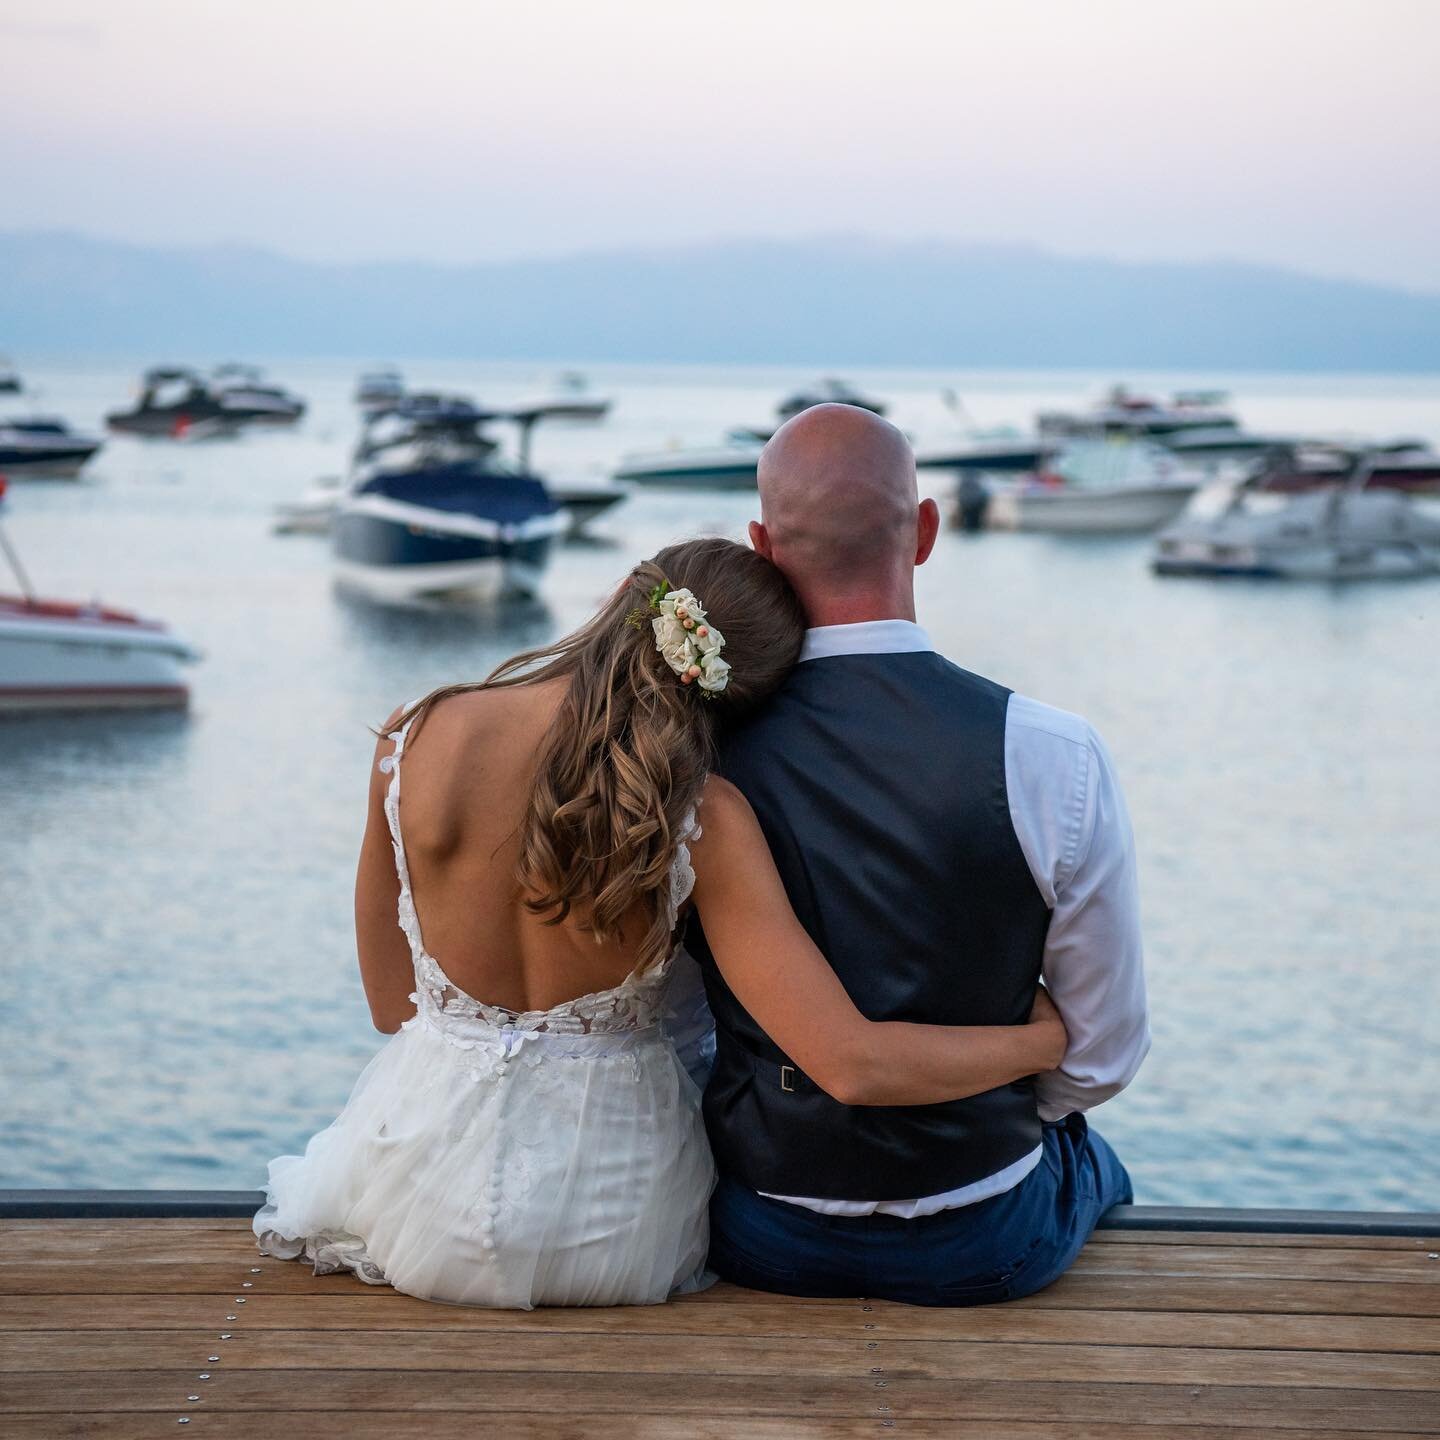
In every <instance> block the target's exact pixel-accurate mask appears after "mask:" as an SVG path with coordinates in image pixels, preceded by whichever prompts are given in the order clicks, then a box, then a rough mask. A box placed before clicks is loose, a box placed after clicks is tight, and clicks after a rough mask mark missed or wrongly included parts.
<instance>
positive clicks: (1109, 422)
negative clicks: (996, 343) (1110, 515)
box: [1036, 385, 1240, 439]
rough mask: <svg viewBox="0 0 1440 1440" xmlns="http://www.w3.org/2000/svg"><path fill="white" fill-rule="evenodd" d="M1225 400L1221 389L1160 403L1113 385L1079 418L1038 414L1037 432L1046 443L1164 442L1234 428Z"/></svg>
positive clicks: (1190, 392)
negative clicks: (1125, 438)
mask: <svg viewBox="0 0 1440 1440" xmlns="http://www.w3.org/2000/svg"><path fill="white" fill-rule="evenodd" d="M1227 398H1228V397H1227V396H1226V395H1225V392H1224V391H1223V390H1181V391H1177V392H1176V394H1174V395H1173V396H1172V397H1171V398H1170V400H1169V401H1168V402H1163V401H1160V400H1155V399H1152V398H1151V397H1150V396H1148V395H1134V394H1132V393H1131V392H1130V391H1129V390H1127V389H1126V388H1125V386H1123V385H1116V386H1115V387H1114V388H1113V389H1112V390H1111V391H1110V393H1109V394H1108V395H1106V396H1105V398H1104V399H1103V400H1101V401H1099V402H1098V403H1097V404H1096V405H1094V406H1093V407H1092V408H1091V409H1090V410H1089V411H1087V412H1085V413H1083V414H1079V415H1075V414H1071V413H1069V412H1066V411H1048V412H1045V413H1042V414H1040V415H1038V416H1037V417H1036V428H1037V429H1038V430H1039V431H1040V434H1041V435H1042V436H1044V437H1046V438H1047V439H1052V438H1057V437H1059V438H1066V439H1072V438H1073V439H1078V438H1086V437H1089V438H1095V437H1103V436H1107V435H1132V436H1143V437H1148V438H1150V439H1165V438H1166V437H1169V436H1178V435H1182V434H1185V433H1187V432H1189V431H1192V430H1209V431H1212V432H1214V431H1217V430H1238V429H1239V428H1240V425H1239V421H1238V420H1236V418H1235V416H1234V415H1233V414H1232V413H1231V412H1230V411H1229V410H1227V409H1226V408H1225V402H1226V400H1227Z"/></svg>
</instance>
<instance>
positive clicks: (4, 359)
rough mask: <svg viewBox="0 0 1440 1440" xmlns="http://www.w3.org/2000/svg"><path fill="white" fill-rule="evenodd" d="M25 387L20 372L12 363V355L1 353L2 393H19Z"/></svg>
mask: <svg viewBox="0 0 1440 1440" xmlns="http://www.w3.org/2000/svg"><path fill="white" fill-rule="evenodd" d="M24 388H25V386H24V385H23V384H22V383H21V381H20V372H19V371H18V370H17V369H16V368H15V367H14V365H12V364H11V363H10V357H9V356H8V355H0V395H18V394H19V393H20V392H21V391H22V390H23V389H24Z"/></svg>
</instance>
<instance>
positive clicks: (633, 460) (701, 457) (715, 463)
mask: <svg viewBox="0 0 1440 1440" xmlns="http://www.w3.org/2000/svg"><path fill="white" fill-rule="evenodd" d="M764 448H765V442H764V441H763V440H762V439H760V438H759V437H758V436H757V435H756V434H755V433H754V432H753V431H748V430H735V431H732V432H731V433H730V434H729V435H728V436H727V437H726V439H725V441H724V442H723V443H722V444H719V445H699V446H681V445H672V446H671V447H669V448H668V449H665V450H645V451H636V452H634V453H632V454H629V455H626V456H624V457H623V458H622V459H621V461H620V463H619V464H618V465H617V466H616V467H615V471H614V478H615V479H616V480H628V481H630V482H632V483H633V484H636V485H663V486H669V487H672V488H675V489H681V490H689V489H698V490H705V489H709V490H753V489H754V488H755V483H756V481H755V477H756V470H757V467H758V466H759V464H760V452H761V451H762V450H763V449H764Z"/></svg>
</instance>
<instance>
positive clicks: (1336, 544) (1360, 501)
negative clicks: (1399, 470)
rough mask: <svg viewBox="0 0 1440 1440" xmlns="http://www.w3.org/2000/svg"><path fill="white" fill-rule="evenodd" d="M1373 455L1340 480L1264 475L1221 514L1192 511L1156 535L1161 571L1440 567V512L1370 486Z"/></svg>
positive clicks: (1338, 571) (1403, 572) (1357, 572)
mask: <svg viewBox="0 0 1440 1440" xmlns="http://www.w3.org/2000/svg"><path fill="white" fill-rule="evenodd" d="M1371 463H1372V462H1371V457H1368V456H1362V457H1357V458H1356V460H1355V463H1354V465H1353V466H1352V469H1351V473H1350V475H1349V476H1348V478H1347V479H1346V481H1345V483H1344V484H1342V485H1332V486H1330V487H1329V488H1328V489H1326V490H1315V489H1311V490H1307V491H1303V492H1301V493H1298V494H1291V495H1288V496H1282V495H1280V494H1277V493H1275V492H1273V491H1270V492H1267V491H1266V490H1265V489H1264V488H1263V487H1262V486H1261V485H1260V484H1259V477H1253V478H1251V479H1249V480H1246V481H1242V482H1241V483H1239V484H1238V485H1236V486H1235V487H1234V488H1233V489H1232V491H1231V493H1230V496H1229V499H1228V501H1227V502H1226V503H1225V504H1224V505H1223V507H1222V508H1221V509H1220V510H1219V511H1218V512H1217V513H1214V514H1209V515H1187V516H1184V517H1182V518H1181V519H1180V520H1179V521H1178V522H1177V523H1176V524H1174V525H1172V526H1170V527H1169V528H1168V529H1167V530H1165V531H1164V532H1163V533H1162V534H1161V535H1160V536H1159V538H1158V539H1157V541H1156V547H1155V554H1154V558H1153V560H1152V568H1153V569H1154V571H1155V573H1156V574H1157V575H1197V576H1210V577H1227V576H1249V577H1255V578H1271V579H1289V580H1385V579H1409V578H1414V577H1419V576H1430V575H1440V515H1436V514H1434V513H1433V512H1427V511H1425V510H1423V509H1422V508H1421V506H1420V505H1419V504H1417V503H1416V502H1415V501H1414V500H1412V499H1411V498H1410V497H1409V496H1408V495H1405V494H1402V493H1398V492H1397V491H1395V490H1393V489H1389V490H1380V489H1374V488H1372V487H1371V480H1372V474H1373V472H1372V470H1371Z"/></svg>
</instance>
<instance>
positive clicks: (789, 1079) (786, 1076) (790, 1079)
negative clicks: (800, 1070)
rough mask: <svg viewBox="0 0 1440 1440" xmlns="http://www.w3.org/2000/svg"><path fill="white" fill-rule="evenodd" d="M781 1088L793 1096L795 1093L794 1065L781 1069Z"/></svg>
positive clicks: (784, 1066) (783, 1066)
mask: <svg viewBox="0 0 1440 1440" xmlns="http://www.w3.org/2000/svg"><path fill="white" fill-rule="evenodd" d="M780 1088H781V1089H782V1090H785V1091H788V1092H789V1093H790V1094H791V1095H793V1094H794V1093H795V1067H794V1066H793V1065H782V1066H781V1067H780Z"/></svg>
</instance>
